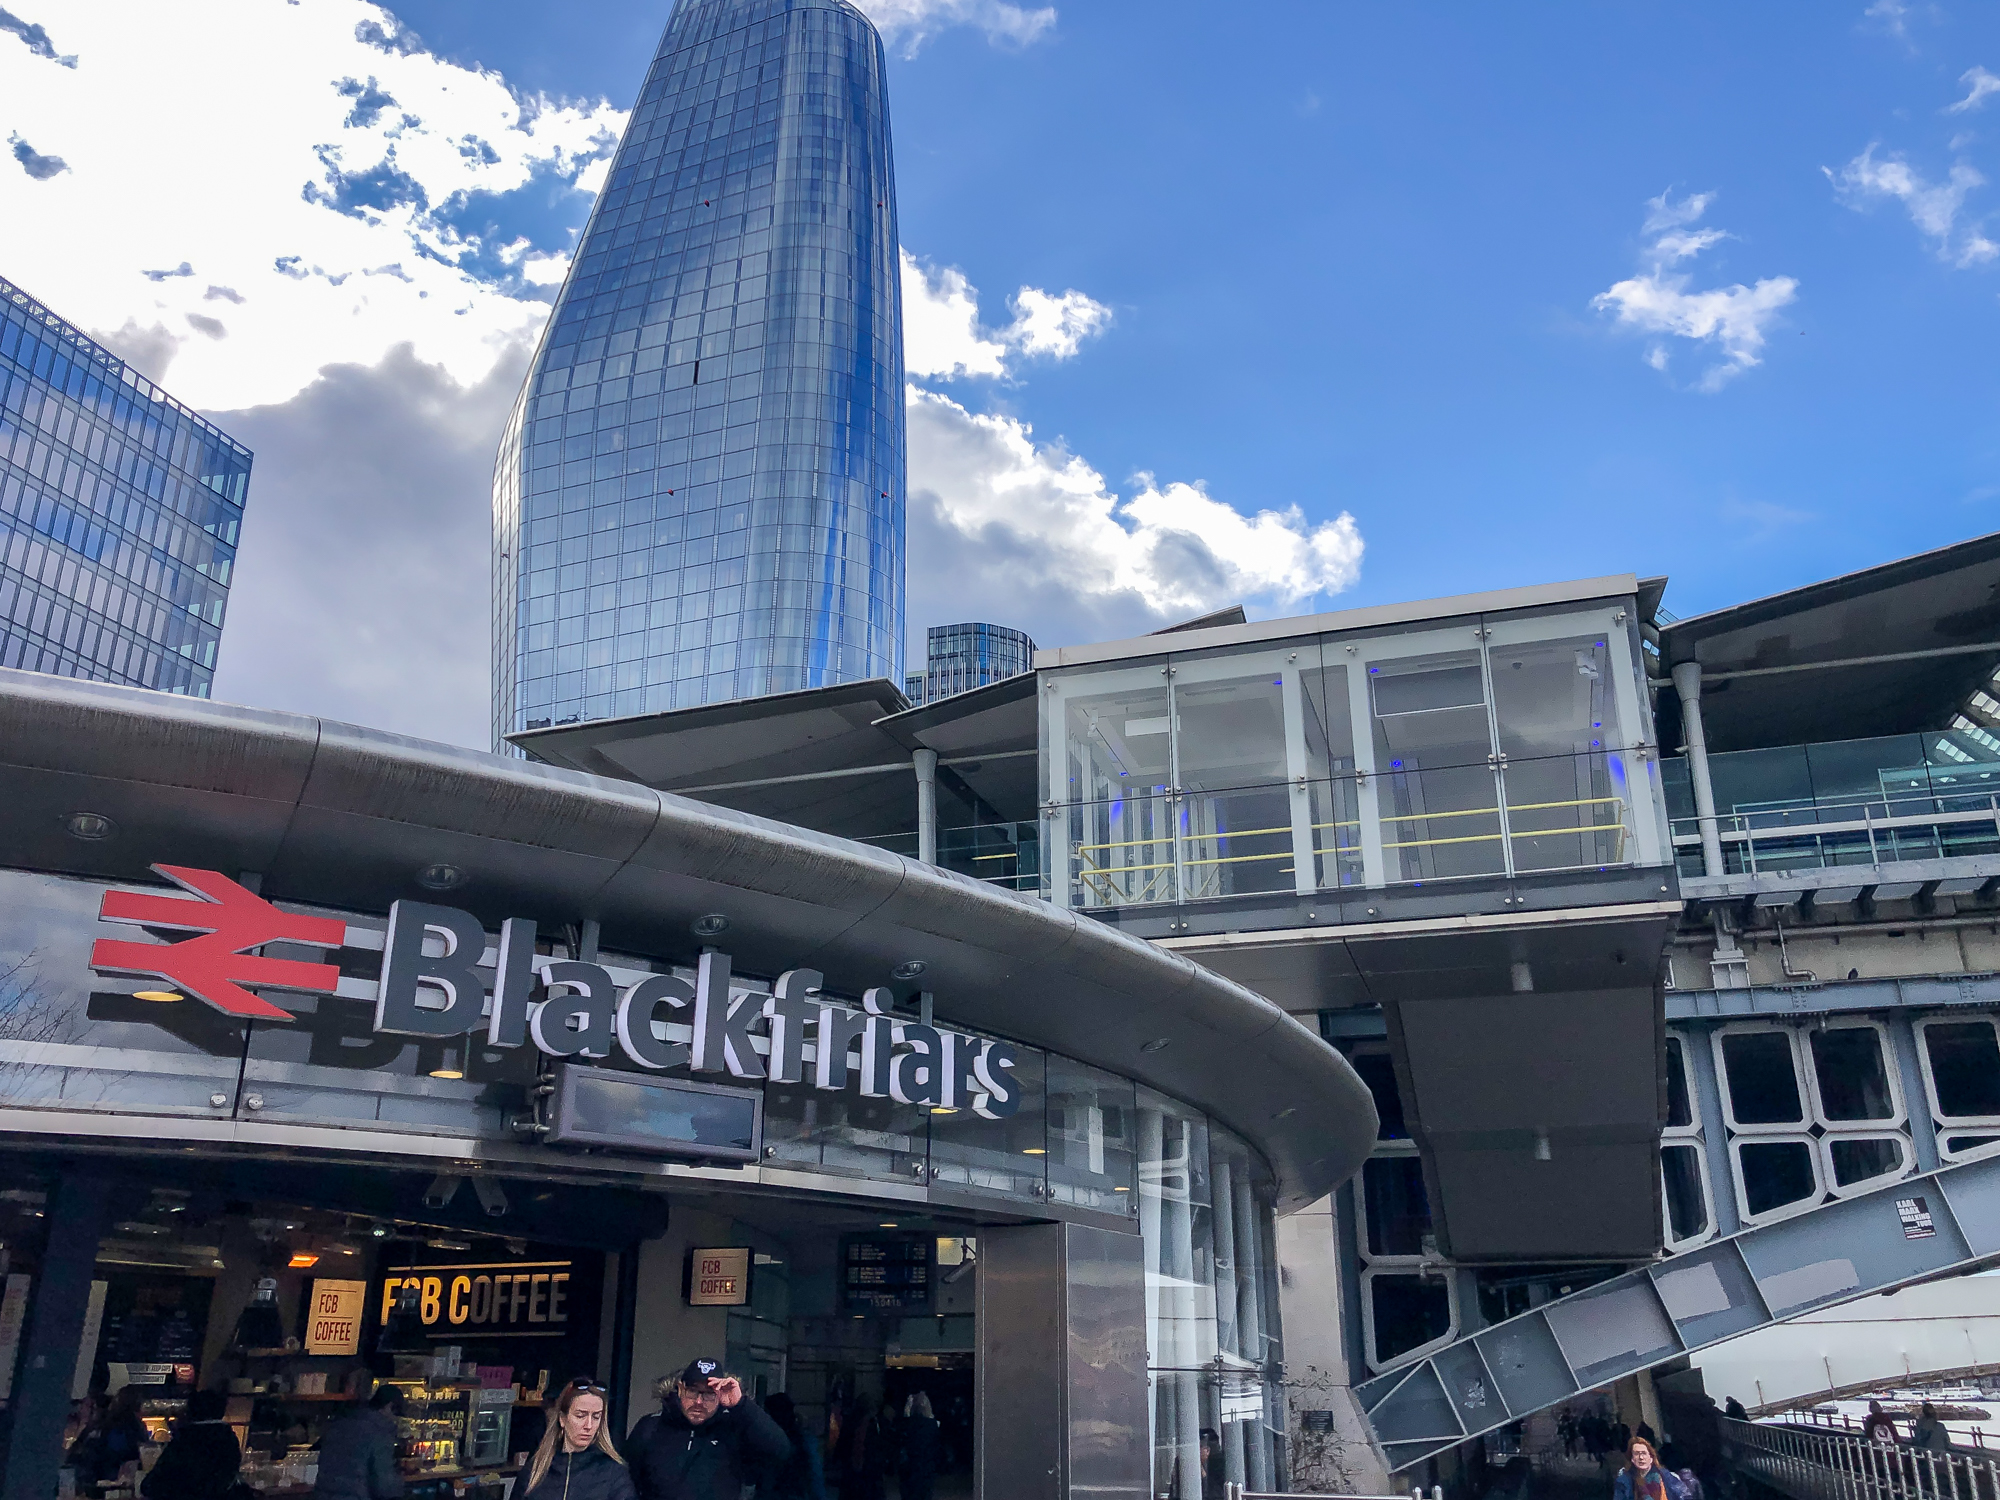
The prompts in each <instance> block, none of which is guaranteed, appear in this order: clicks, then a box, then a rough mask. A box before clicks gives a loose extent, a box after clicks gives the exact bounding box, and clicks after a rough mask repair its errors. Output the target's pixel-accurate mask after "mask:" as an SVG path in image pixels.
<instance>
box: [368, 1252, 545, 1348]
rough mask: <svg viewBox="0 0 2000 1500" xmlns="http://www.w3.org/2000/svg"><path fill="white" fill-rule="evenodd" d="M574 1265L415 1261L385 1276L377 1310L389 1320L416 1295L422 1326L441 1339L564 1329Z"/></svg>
mask: <svg viewBox="0 0 2000 1500" xmlns="http://www.w3.org/2000/svg"><path fill="white" fill-rule="evenodd" d="M573 1269H574V1264H573V1263H572V1262H570V1261H566V1260H538V1261H510V1262H504V1263H497V1264H496V1263H485V1262H482V1263H481V1264H478V1265H462V1266H413V1267H411V1268H410V1269H408V1270H405V1271H391V1272H390V1273H389V1274H388V1275H386V1276H384V1277H383V1278H382V1294H381V1296H380V1297H378V1298H377V1299H376V1310H377V1313H378V1315H379V1320H380V1321H382V1322H387V1321H388V1318H389V1314H390V1313H391V1312H392V1311H394V1309H395V1308H396V1306H397V1305H398V1304H399V1303H401V1302H402V1301H403V1300H404V1299H405V1298H410V1299H413V1300H414V1302H415V1304H416V1309H417V1313H418V1315H419V1316H420V1317H421V1318H422V1319H423V1326H424V1332H425V1333H427V1334H429V1335H430V1336H431V1337H432V1338H435V1339H438V1340H440V1341H441V1342H449V1341H450V1340H452V1339H454V1338H457V1337H460V1336H462V1335H472V1334H480V1335H484V1336H486V1337H489V1338H490V1337H493V1336H494V1335H513V1334H535V1335H542V1336H547V1335H550V1334H561V1333H566V1332H568V1330H569V1326H570V1312H571V1308H570V1277H571V1272H572V1271H573Z"/></svg>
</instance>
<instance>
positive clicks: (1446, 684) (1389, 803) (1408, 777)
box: [1368, 650, 1506, 880]
mask: <svg viewBox="0 0 2000 1500" xmlns="http://www.w3.org/2000/svg"><path fill="white" fill-rule="evenodd" d="M1368 673H1369V678H1368V685H1369V706H1370V712H1371V714H1372V715H1373V719H1374V724H1373V735H1374V752H1375V773H1376V782H1377V792H1376V795H1377V798H1378V813H1377V815H1378V817H1379V818H1380V820H1381V825H1382V850H1383V855H1384V862H1385V864H1386V866H1387V875H1388V878H1389V879H1390V880H1438V879H1444V878H1447V877H1450V876H1455V875H1491V874H1498V873H1500V872H1501V871H1502V870H1503V869H1504V868H1505V863H1506V857H1505V853H1504V850H1503V844H1504V839H1503V837H1502V833H1501V826H1500V808H1499V794H1498V788H1497V786H1496V784H1495V774H1496V773H1495V768H1494V765H1493V756H1494V749H1493V739H1492V734H1491V729H1490V725H1489V722H1488V719H1487V712H1486V696H1485V671H1484V668H1483V666H1482V664H1481V658H1480V653H1479V652H1478V651H1477V650H1470V651H1448V652H1438V653H1435V654H1432V655H1427V656H1413V657H1407V658H1404V659H1402V660H1387V661H1381V662H1378V663H1374V664H1371V665H1370V666H1369V668H1368Z"/></svg>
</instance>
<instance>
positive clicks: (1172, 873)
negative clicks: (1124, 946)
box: [1049, 792, 1180, 908]
mask: <svg viewBox="0 0 2000 1500" xmlns="http://www.w3.org/2000/svg"><path fill="white" fill-rule="evenodd" d="M1052 821H1053V822H1054V823H1055V826H1056V838H1057V840H1058V841H1059V846H1058V847H1057V848H1056V849H1053V850H1051V851H1049V854H1050V858H1049V865H1050V869H1051V871H1052V872H1055V873H1060V874H1061V875H1062V876H1063V879H1064V882H1065V883H1064V884H1063V885H1061V886H1059V887H1058V888H1057V890H1058V894H1059V895H1060V894H1061V893H1063V892H1066V893H1067V896H1068V899H1067V901H1066V902H1064V904H1065V905H1068V906H1072V907H1086V908H1087V907H1098V906H1137V905H1143V904H1145V903H1147V902H1153V901H1174V900H1177V899H1179V896H1180V876H1179V872H1178V868H1177V864H1176V861H1175V858H1174V855H1175V851H1176V850H1177V849H1178V848H1179V847H1180V842H1179V839H1178V838H1177V837H1176V835H1177V832H1178V828H1177V825H1178V823H1179V821H1180V804H1179V803H1178V802H1176V800H1175V799H1174V798H1172V797H1170V796H1166V795H1164V794H1162V795H1159V796H1147V795H1144V794H1142V793H1136V792H1135V793H1133V794H1132V795H1131V796H1127V797H1115V798H1113V799H1111V800H1110V801H1108V802H1080V803H1077V804H1075V805H1073V806H1070V807H1065V808H1062V809H1060V810H1058V811H1057V812H1056V813H1055V814H1054V815H1053V819H1052Z"/></svg>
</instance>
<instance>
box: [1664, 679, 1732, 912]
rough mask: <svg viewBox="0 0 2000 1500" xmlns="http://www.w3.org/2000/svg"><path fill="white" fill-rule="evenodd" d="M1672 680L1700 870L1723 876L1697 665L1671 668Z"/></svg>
mask: <svg viewBox="0 0 2000 1500" xmlns="http://www.w3.org/2000/svg"><path fill="white" fill-rule="evenodd" d="M1673 677H1674V691H1675V692H1676V693H1678V694H1679V695H1680V700H1681V738H1682V739H1683V740H1685V741H1686V742H1687V761H1688V780H1689V781H1690V782H1692V783H1693V784H1694V815H1695V819H1696V821H1697V822H1698V823H1699V825H1700V828H1701V869H1702V873H1703V874H1704V875H1722V874H1724V873H1726V871H1725V870H1724V867H1723V863H1722V831H1721V829H1720V828H1718V827H1717V825H1716V821H1715V786H1714V784H1713V783H1712V782H1711V781H1710V780H1709V778H1708V735H1707V732H1706V731H1704V730H1703V728H1702V727H1701V663H1700V662H1698V661H1684V662H1682V663H1680V664H1679V665H1678V666H1676V667H1675V668H1674V671H1673Z"/></svg>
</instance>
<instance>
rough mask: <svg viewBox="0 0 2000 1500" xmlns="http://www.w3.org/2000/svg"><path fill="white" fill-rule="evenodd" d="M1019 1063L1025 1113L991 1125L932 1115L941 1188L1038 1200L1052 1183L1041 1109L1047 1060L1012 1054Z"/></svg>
mask: <svg viewBox="0 0 2000 1500" xmlns="http://www.w3.org/2000/svg"><path fill="white" fill-rule="evenodd" d="M1014 1055H1015V1056H1016V1057H1017V1058H1018V1059H1019V1061H1018V1062H1017V1063H1016V1065H1015V1067H1014V1074H1013V1076H1014V1081H1015V1083H1016V1084H1018V1085H1019V1087H1020V1090H1021V1107H1020V1109H1019V1110H1018V1111H1017V1112H1016V1113H1014V1114H1012V1115H1009V1116H1008V1117H1007V1118H1006V1119H1004V1120H989V1119H986V1118H985V1117H984V1116H982V1115H979V1114H975V1113H974V1112H973V1111H972V1110H970V1109H937V1108H933V1109H932V1110H931V1111H930V1117H931V1118H930V1132H931V1177H932V1180H933V1181H935V1182H938V1183H941V1184H950V1185H953V1186H956V1187H963V1188H973V1189H977V1190H979V1191H982V1192H989V1193H1006V1194H1009V1195H1011V1196H1013V1197H1019V1198H1032V1197H1040V1196H1041V1195H1042V1193H1043V1192H1044V1191H1045V1190H1046V1184H1047V1182H1048V1159H1049V1137H1048V1128H1047V1124H1048V1122H1047V1117H1046V1116H1045V1114H1044V1112H1043V1108H1042V1101H1043V1094H1042V1079H1043V1073H1044V1058H1045V1054H1044V1053H1042V1052H1039V1051H1037V1050H1035V1049H1034V1048H1032V1047H1019V1046H1017V1047H1016V1048H1015V1049H1014Z"/></svg>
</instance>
